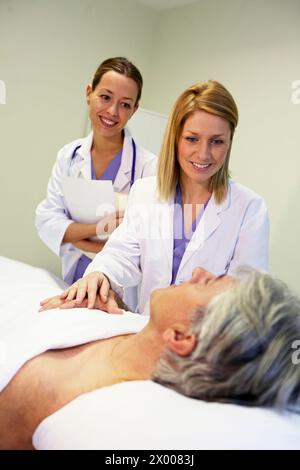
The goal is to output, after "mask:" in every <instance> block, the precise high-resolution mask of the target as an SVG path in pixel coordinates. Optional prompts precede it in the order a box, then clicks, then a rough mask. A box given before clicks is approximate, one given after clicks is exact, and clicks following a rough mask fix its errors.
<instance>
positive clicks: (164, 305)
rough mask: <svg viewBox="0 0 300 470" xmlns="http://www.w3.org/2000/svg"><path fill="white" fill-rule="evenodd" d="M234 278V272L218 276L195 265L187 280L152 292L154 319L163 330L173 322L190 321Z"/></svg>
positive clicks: (151, 304)
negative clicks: (198, 309) (232, 275)
mask: <svg viewBox="0 0 300 470" xmlns="http://www.w3.org/2000/svg"><path fill="white" fill-rule="evenodd" d="M235 282H236V280H235V279H234V278H233V277H231V276H215V275H214V274H212V273H210V272H208V271H206V270H205V269H202V268H196V269H195V270H194V272H193V276H192V278H191V279H190V280H189V281H188V282H185V283H183V284H180V285H178V286H177V285H172V286H170V287H166V288H163V289H156V290H155V291H153V292H152V294H151V299H150V310H151V319H152V320H153V321H154V322H155V324H156V327H159V329H160V330H162V331H163V330H164V329H166V328H168V327H170V326H171V324H172V323H177V322H181V323H185V324H189V322H190V319H191V315H192V314H193V313H194V312H195V310H196V309H197V308H203V307H206V306H207V305H208V304H209V302H210V301H211V300H212V299H213V298H214V297H216V296H217V295H218V294H220V293H221V292H223V291H224V290H226V289H228V288H230V287H231V286H232V285H233V284H234V283H235Z"/></svg>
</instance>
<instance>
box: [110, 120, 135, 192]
mask: <svg viewBox="0 0 300 470" xmlns="http://www.w3.org/2000/svg"><path fill="white" fill-rule="evenodd" d="M132 163H133V145H132V138H131V134H130V132H129V130H128V129H124V142H123V150H122V159H121V165H120V168H119V171H118V173H117V176H116V179H115V183H114V190H115V191H117V192H123V191H124V189H125V188H126V186H128V190H129V188H130V180H131V171H132Z"/></svg>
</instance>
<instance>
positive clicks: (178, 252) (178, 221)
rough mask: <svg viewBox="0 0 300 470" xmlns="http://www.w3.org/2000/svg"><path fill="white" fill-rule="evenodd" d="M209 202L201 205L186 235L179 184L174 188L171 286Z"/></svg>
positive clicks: (174, 281)
mask: <svg viewBox="0 0 300 470" xmlns="http://www.w3.org/2000/svg"><path fill="white" fill-rule="evenodd" d="M208 202H209V200H208V201H207V202H206V203H205V204H203V207H202V209H201V210H200V211H199V214H198V215H197V217H196V218H195V220H194V221H193V222H192V224H191V227H190V230H189V232H188V233H186V232H185V228H184V210H183V209H184V208H183V203H182V194H181V189H180V186H179V184H178V185H177V187H176V193H175V198H174V216H173V238H174V244H173V265H172V280H171V284H175V283H176V276H177V273H178V269H179V266H180V263H181V260H182V258H183V255H184V253H185V250H186V247H187V245H188V244H189V242H190V240H191V238H192V236H193V233H194V232H195V230H196V228H197V226H198V224H199V222H200V220H201V217H202V215H203V214H204V211H205V209H206V206H207V204H208Z"/></svg>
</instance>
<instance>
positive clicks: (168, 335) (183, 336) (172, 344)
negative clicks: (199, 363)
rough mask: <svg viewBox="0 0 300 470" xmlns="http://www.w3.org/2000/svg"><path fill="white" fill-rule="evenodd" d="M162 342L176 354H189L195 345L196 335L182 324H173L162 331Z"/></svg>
mask: <svg viewBox="0 0 300 470" xmlns="http://www.w3.org/2000/svg"><path fill="white" fill-rule="evenodd" d="M163 339H164V342H165V344H166V346H167V348H168V349H170V351H173V352H175V353H176V354H178V356H189V355H190V354H191V353H192V351H193V350H194V348H195V346H196V336H195V335H193V334H191V333H189V331H188V329H187V327H186V326H184V325H179V324H177V325H173V326H172V327H170V328H167V329H166V330H165V332H164V333H163Z"/></svg>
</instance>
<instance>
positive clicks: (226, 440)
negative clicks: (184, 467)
mask: <svg viewBox="0 0 300 470" xmlns="http://www.w3.org/2000/svg"><path fill="white" fill-rule="evenodd" d="M33 444H34V446H35V448H36V449H40V450H50V449H106V450H113V449H119V450H124V449H136V450H139V449H145V450H151V449H152V450H153V449H157V450H160V449H170V450H174V449H186V450H191V449H300V416H299V415H296V414H290V413H286V414H279V413H277V412H275V411H273V410H268V409H263V408H248V407H244V406H238V405H231V404H221V403H207V402H204V401H200V400H195V399H191V398H187V397H185V396H183V395H180V394H178V393H176V392H174V391H173V390H170V389H167V388H165V387H162V386H161V385H158V384H156V383H154V382H151V381H136V382H124V383H120V384H117V385H113V386H110V387H105V388H102V389H99V390H95V391H93V392H90V393H87V394H84V395H81V396H80V397H78V398H77V399H76V400H73V401H72V402H70V403H69V404H68V405H66V406H65V407H64V408H62V409H61V410H59V411H57V412H56V413H54V414H53V415H51V416H49V417H48V418H46V419H45V420H44V421H43V422H42V423H41V424H40V425H39V426H38V428H37V429H36V431H35V433H34V437H33Z"/></svg>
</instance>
